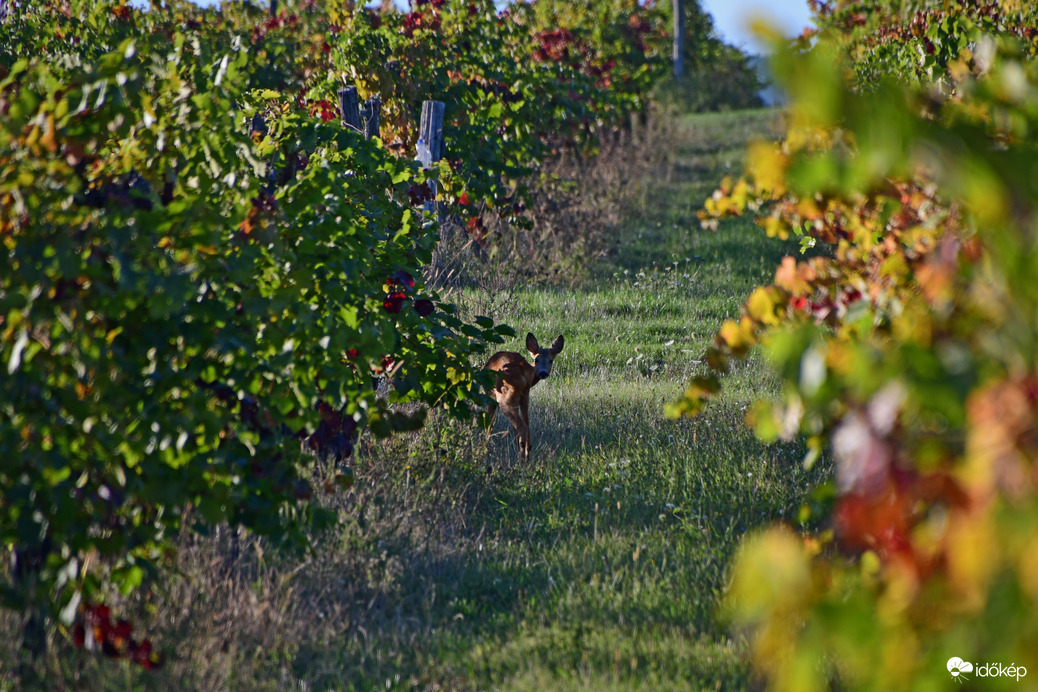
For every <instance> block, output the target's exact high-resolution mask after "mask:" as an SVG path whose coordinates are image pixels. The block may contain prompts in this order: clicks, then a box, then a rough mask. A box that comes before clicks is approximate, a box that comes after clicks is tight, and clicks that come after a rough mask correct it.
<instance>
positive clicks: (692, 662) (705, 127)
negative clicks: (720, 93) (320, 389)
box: [297, 113, 820, 690]
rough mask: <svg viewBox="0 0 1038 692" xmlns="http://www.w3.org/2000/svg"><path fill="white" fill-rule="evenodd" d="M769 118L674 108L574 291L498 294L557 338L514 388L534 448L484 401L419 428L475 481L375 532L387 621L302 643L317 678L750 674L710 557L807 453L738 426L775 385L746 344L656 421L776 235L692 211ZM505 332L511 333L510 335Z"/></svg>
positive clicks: (785, 502) (761, 268)
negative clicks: (333, 642) (671, 415)
mask: <svg viewBox="0 0 1038 692" xmlns="http://www.w3.org/2000/svg"><path fill="white" fill-rule="evenodd" d="M772 117H773V116H772V115H771V114H768V113H751V114H733V115H710V116H698V117H692V118H689V119H688V120H687V121H685V123H684V125H685V126H684V127H683V128H682V129H681V130H680V132H681V134H682V137H681V141H680V142H678V143H677V146H676V149H675V157H676V167H675V168H676V174H675V175H674V177H673V178H672V179H671V180H664V181H642V182H641V184H643V185H645V192H644V203H643V204H642V205H640V208H639V209H638V210H637V211H636V212H633V213H632V214H631V218H630V219H629V222H628V225H627V227H626V228H625V229H624V231H623V233H622V235H620V236H619V237H618V238H617V243H618V245H617V250H616V252H615V258H614V261H613V263H612V264H611V266H608V267H603V268H602V269H601V270H600V271H599V272H598V278H597V279H596V280H595V281H594V282H592V283H590V284H589V285H587V286H584V287H582V288H581V289H578V290H574V291H558V290H540V289H536V290H521V291H519V292H517V293H516V294H515V295H513V296H512V299H511V300H508V301H502V302H503V303H504V304H505V305H507V307H506V308H504V309H502V310H501V311H499V312H498V314H496V315H495V317H497V318H498V319H501V320H504V321H507V322H508V323H510V324H512V325H513V326H514V327H515V328H516V330H517V331H518V332H520V336H523V335H525V333H526V332H527V331H528V330H529V331H533V332H534V333H535V334H536V335H537V336H538V337H539V338H540V339H541V341H542V342H545V341H550V339H551V338H553V337H554V336H555V335H556V334H559V333H561V334H564V335H565V337H566V348H565V350H564V352H563V353H562V355H561V356H560V357H559V358H558V360H557V361H556V366H555V368H556V369H555V372H554V374H553V376H552V378H551V379H550V380H549V381H547V382H545V383H542V384H541V385H539V386H538V387H537V389H535V390H534V393H533V396H532V405H531V418H532V427H533V431H534V432H533V436H534V455H533V456H534V461H533V463H532V464H531V465H530V466H525V465H522V464H519V463H518V460H517V458H516V455H515V453H514V451H513V449H512V445H511V441H510V440H509V439H508V437H507V431H506V430H507V429H506V427H505V424H504V421H503V419H502V418H501V417H499V420H498V425H497V427H496V432H495V435H494V439H492V440H491V441H490V442H489V443H485V442H484V444H486V445H487V446H485V447H479V441H478V440H476V441H471V440H470V441H469V443H468V446H465V447H464V449H463V451H458V449H457V447H456V446H455V447H452V446H451V440H454V441H456V440H457V439H459V438H460V437H465V434H464V433H463V432H462V431H460V430H450V429H448V430H446V431H445V430H441V435H442V436H443V437H442V439H441V440H439V441H431V442H429V443H428V446H427V448H435V449H436V450H438V452H439V455H440V456H439V461H438V462H436V463H443V459H447V467H448V469H449V470H448V472H447V473H449V474H450V478H452V479H453V480H450V481H448V482H449V483H452V484H454V486H455V487H457V486H458V484H459V483H460V484H464V483H468V484H469V486H470V487H471V488H474V489H473V490H471V491H470V492H468V493H467V494H462V495H459V496H457V497H458V498H459V499H458V501H457V502H455V503H454V505H453V506H452V507H451V508H447V509H445V508H444V507H443V506H442V505H440V510H430V509H429V507H431V505H425V506H426V510H427V511H428V514H427V515H426V516H427V517H428V519H429V521H430V522H431V524H432V526H433V527H434V528H432V529H431V531H432V533H433V534H434V538H433V539H431V540H432V543H431V544H430V542H429V541H430V539H429V536H428V535H426V536H425V539H424V540H425V541H426V542H425V543H424V546H425V547H424V548H423V547H420V544H419V542H418V540H416V539H414V538H411V539H408V540H404V541H403V542H402V543H401V544H399V545H397V546H395V547H394V548H392V549H391V550H392V551H394V552H395V553H396V555H397V556H398V557H399V558H400V561H401V565H402V566H401V568H400V569H399V570H398V572H397V576H396V577H395V580H396V585H395V589H393V590H391V591H392V592H391V593H390V594H389V595H388V596H387V598H386V607H393V606H394V605H395V606H396V607H397V608H399V609H400V613H401V615H400V617H399V619H398V621H397V623H398V624H397V625H395V626H394V625H393V624H392V623H391V622H388V621H387V622H386V623H385V624H386V626H385V627H384V628H382V629H381V630H380V631H379V632H378V633H375V634H371V633H369V635H370V636H368V637H359V636H356V635H353V636H349V637H348V641H349V643H348V644H347V645H346V646H345V647H344V648H340V649H338V655H337V656H334V657H333V659H335V660H334V662H333V661H330V660H329V658H328V653H329V652H327V651H324V652H322V653H321V654H319V655H317V659H319V660H320V664H319V665H320V667H322V668H324V669H325V670H327V671H329V675H330V677H329V678H327V679H326V680H325V682H331V683H332V684H333V686H334V685H335V684H340V683H341V682H342V678H339V677H338V676H336V675H335V674H334V673H331V672H330V671H333V670H340V671H341V670H342V669H343V668H346V669H348V670H350V671H351V672H350V677H352V678H353V680H354V681H355V682H356V683H357V685H358V686H359V687H362V688H363V687H367V686H369V685H380V684H381V685H385V683H386V681H389V683H390V685H391V686H392V685H394V684H400V685H403V686H407V685H409V684H416V685H418V686H419V687H429V686H433V687H435V686H436V685H442V686H443V687H446V688H453V687H471V688H476V689H486V688H500V689H529V690H544V689H559V688H572V689H595V690H601V689H630V688H645V689H654V690H657V689H669V688H673V689H709V690H715V689H745V688H746V687H747V686H748V685H749V682H750V680H749V676H748V672H747V669H746V667H745V665H744V664H743V663H742V662H741V659H740V652H741V646H740V644H739V643H738V642H736V641H733V640H732V639H730V637H729V634H728V632H727V630H726V628H725V626H724V623H723V622H722V621H721V620H720V619H719V614H718V612H717V607H718V595H719V593H720V592H721V591H722V589H723V587H724V584H725V574H726V568H727V565H728V563H729V561H730V559H731V557H732V555H733V552H734V550H735V548H736V546H737V543H738V540H739V538H740V537H741V536H742V535H743V534H744V532H746V531H747V530H750V529H752V528H754V527H757V526H760V525H762V524H764V523H766V522H770V521H772V520H775V519H778V518H782V517H784V516H789V515H790V513H791V512H795V510H796V508H797V507H798V505H799V503H800V501H801V499H802V497H803V495H804V493H805V492H806V491H807V489H808V488H809V486H810V484H811V483H812V482H814V481H816V480H818V477H819V473H820V472H819V471H815V472H813V473H812V474H808V473H806V472H804V471H803V470H802V468H801V467H800V465H799V463H798V462H799V459H800V458H801V457H802V454H803V449H802V448H801V447H799V446H798V445H796V444H790V445H775V446H771V447H766V446H764V445H762V444H760V443H759V442H757V441H756V440H755V439H754V437H753V436H752V434H751V433H750V432H748V431H747V429H746V428H745V425H744V423H743V417H744V415H745V410H746V407H747V405H748V404H749V402H751V401H752V400H753V399H754V398H757V397H761V396H767V395H769V394H771V393H773V392H774V391H775V386H776V381H775V379H774V378H773V377H772V376H771V375H770V374H769V372H768V370H767V368H766V367H765V366H764V365H763V364H762V363H761V362H759V361H751V362H750V363H749V364H747V365H745V366H740V367H738V368H737V369H736V371H735V372H733V373H732V375H731V376H729V377H728V378H727V381H726V388H727V394H726V395H725V398H724V400H723V402H722V403H721V404H719V405H717V406H715V407H713V408H711V409H710V410H709V411H708V413H707V414H706V415H704V416H703V417H702V418H700V419H698V420H696V421H685V422H671V421H667V420H665V419H664V417H663V413H662V409H663V404H664V402H666V401H668V400H672V399H674V398H675V397H676V396H677V395H678V393H679V392H680V391H681V389H682V387H683V386H684V385H685V383H686V382H687V380H688V378H689V377H690V375H692V374H693V373H695V372H697V371H698V370H699V369H700V368H701V367H702V365H701V363H700V360H699V359H700V357H701V356H702V354H703V352H704V349H705V347H706V345H707V344H708V343H709V341H710V339H711V338H712V335H713V334H714V333H715V332H716V330H717V328H718V327H719V326H720V324H721V322H722V320H724V319H725V318H726V317H731V316H733V315H736V314H737V313H738V308H739V305H740V303H741V301H742V300H743V299H744V298H745V297H746V295H748V294H749V292H750V291H751V290H752V288H753V287H754V286H756V285H759V284H760V283H761V282H764V281H766V280H767V279H769V278H770V276H772V274H773V272H774V268H775V267H776V266H777V264H778V262H779V260H780V258H781V257H782V255H783V254H785V252H787V251H789V249H788V248H784V247H783V246H782V245H781V244H780V243H778V242H775V241H768V240H767V239H766V238H763V235H762V233H760V232H759V231H758V230H757V229H756V228H755V227H753V226H752V225H751V224H750V223H749V222H747V221H736V222H732V223H729V224H725V225H723V226H722V228H721V230H720V231H719V232H718V233H716V234H712V233H705V232H702V231H700V230H698V226H697V224H696V223H695V217H694V212H695V208H696V207H697V205H698V203H699V201H700V200H701V199H702V198H703V197H704V196H705V195H706V194H708V193H709V191H710V189H712V186H713V185H714V184H715V183H716V182H717V181H718V180H719V178H720V175H721V174H723V173H724V171H725V170H727V169H729V168H730V167H732V166H734V162H737V161H738V160H739V156H740V149H739V147H741V146H742V145H743V144H744V142H745V141H746V138H747V137H748V136H750V135H751V134H753V133H759V132H764V131H767V129H768V126H769V123H770V122H772V121H771V118H772ZM508 348H510V349H514V350H521V339H517V340H516V341H515V343H512V344H509V345H508ZM423 435H424V437H425V438H426V439H427V440H428V439H429V437H430V435H433V433H432V432H426V433H423ZM395 444H396V449H397V452H398V453H399V454H407V455H408V457H409V464H410V467H409V469H410V471H412V472H413V473H414V475H415V477H426V478H427V480H426V481H424V485H423V482H416V487H415V488H414V489H413V491H414V492H417V493H419V494H423V493H424V494H426V495H433V494H435V493H436V492H438V491H437V488H438V487H439V485H438V484H442V483H443V475H442V474H443V473H444V472H443V471H442V470H441V471H440V472H439V473H440V475H439V476H437V471H436V468H437V467H436V466H435V465H434V464H433V463H432V462H430V461H429V458H428V455H425V456H424V457H423V455H422V453H421V452H418V451H416V448H415V446H414V445H412V446H411V447H409V448H407V449H405V447H404V446H402V445H401V444H400V443H395ZM437 445H442V446H437ZM418 447H421V445H418ZM408 450H409V451H408ZM383 451H384V450H383ZM488 469H489V470H488ZM362 472H363V471H362ZM408 482H409V483H410V481H408ZM466 498H467V499H466ZM423 504H424V503H423V502H422V501H419V502H418V503H417V504H416V505H414V506H415V507H418V506H419V505H423ZM416 511H418V512H419V513H420V512H421V511H422V510H421V509H417V510H416ZM447 527H451V528H447ZM409 535H412V536H413V532H412V533H411V534H409ZM430 545H432V546H433V547H430ZM423 550H424V551H425V552H424V555H425V558H424V559H421V558H417V557H416V555H415V551H417V552H419V553H420V552H421V551H423ZM408 612H409V613H411V614H412V616H413V618H414V620H413V624H412V625H411V626H409V625H407V624H406V622H404V620H405V619H406V617H407V615H406V614H403V613H408ZM298 663H299V661H297V664H298ZM311 663H316V661H311ZM340 665H341V666H342V667H343V668H339V666H340ZM309 670H310V671H311V672H312V671H313V670H314V669H313V668H312V667H311V668H309ZM333 680H337V682H332V681H333ZM314 682H315V683H316V684H317V686H321V685H322V683H321V682H320V678H319V677H318V678H315V679H314Z"/></svg>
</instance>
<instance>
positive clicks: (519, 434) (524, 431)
mask: <svg viewBox="0 0 1038 692" xmlns="http://www.w3.org/2000/svg"><path fill="white" fill-rule="evenodd" d="M501 412H502V413H503V414H505V417H506V418H507V419H508V422H509V423H511V424H512V430H514V431H515V443H516V445H517V446H518V447H519V454H521V455H523V454H525V453H526V452H525V450H526V449H527V448H528V447H529V437H530V428H529V426H527V425H526V421H524V420H523V412H522V410H521V409H520V408H519V407H518V406H502V407H501Z"/></svg>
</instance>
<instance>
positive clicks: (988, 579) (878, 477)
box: [671, 2, 1038, 690]
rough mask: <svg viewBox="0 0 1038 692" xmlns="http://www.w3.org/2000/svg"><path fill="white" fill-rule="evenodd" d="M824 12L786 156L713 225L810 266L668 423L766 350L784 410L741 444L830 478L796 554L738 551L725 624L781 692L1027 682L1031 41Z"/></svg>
mask: <svg viewBox="0 0 1038 692" xmlns="http://www.w3.org/2000/svg"><path fill="white" fill-rule="evenodd" d="M815 5H816V10H817V16H818V23H819V30H818V31H817V32H814V33H813V35H810V36H808V37H805V38H803V39H801V40H799V41H797V42H795V43H794V45H792V46H790V47H787V49H786V50H785V51H784V52H782V53H781V54H780V55H779V56H778V57H777V58H776V59H775V66H776V72H777V73H778V75H779V76H780V78H781V79H782V81H783V82H784V84H785V88H786V89H787V90H788V92H789V93H790V96H791V105H790V108H789V114H788V118H789V128H788V132H787V136H786V138H785V140H784V141H783V142H781V143H779V144H764V143H762V144H759V145H756V146H755V147H753V148H752V149H751V150H750V151H749V152H748V155H747V173H746V176H745V177H744V178H743V179H741V180H738V181H735V180H731V181H726V183H725V185H724V186H723V187H722V189H720V190H719V191H718V192H717V193H715V195H714V196H713V197H712V198H711V199H710V200H708V201H707V203H706V206H705V209H704V211H703V213H702V214H701V219H702V221H703V223H704V225H705V226H706V227H708V228H709V227H711V226H712V225H713V224H715V223H716V222H717V221H718V220H719V219H721V218H723V217H725V216H727V215H730V214H743V213H754V214H755V215H756V216H757V219H758V223H759V224H760V225H761V226H762V228H763V229H764V231H765V232H767V233H768V234H769V235H772V236H776V237H778V238H783V239H791V240H792V239H794V238H798V239H799V241H800V248H801V251H802V253H803V256H801V257H795V256H792V255H791V256H789V257H787V258H785V259H784V260H783V262H782V264H781V265H780V266H779V267H778V268H777V270H776V273H775V279H774V281H773V283H772V284H771V285H769V286H764V287H761V288H759V289H757V291H755V292H754V293H753V294H752V295H751V296H750V297H749V299H748V300H747V302H746V303H745V305H744V307H743V311H742V316H741V317H740V319H738V320H734V321H731V322H728V323H726V324H725V325H724V326H723V327H722V328H721V330H720V332H719V333H718V335H717V337H716V339H715V344H714V346H713V347H712V348H711V350H710V352H709V354H708V362H709V363H710V365H711V367H712V369H713V374H711V375H709V376H705V377H702V378H699V379H698V380H697V381H695V382H693V383H692V385H691V386H690V388H689V390H688V392H687V393H686V396H685V397H684V398H683V399H682V400H681V401H679V402H676V403H675V404H673V405H672V407H671V411H672V413H673V414H675V415H682V414H684V415H695V414H696V413H697V412H698V411H699V410H700V409H701V408H702V407H703V406H704V405H708V402H709V401H710V399H711V397H712V396H713V395H714V394H715V393H716V392H717V391H718V389H719V388H720V387H721V386H723V381H724V378H723V374H724V372H725V371H726V370H727V368H728V367H729V365H730V364H731V362H732V360H733V359H739V358H745V357H747V356H748V355H749V354H750V353H752V352H755V351H756V350H757V349H758V348H759V349H761V350H762V351H763V353H764V354H766V356H767V357H768V358H769V359H770V360H771V361H772V362H773V363H774V366H775V368H776V369H777V370H778V372H779V373H780V375H781V376H782V379H783V382H784V387H783V396H782V397H781V399H780V400H779V401H770V402H760V403H758V404H757V405H756V406H755V407H754V408H753V409H752V411H751V413H750V416H749V421H750V423H751V424H752V425H753V426H754V427H755V428H756V430H757V432H758V434H759V435H760V436H761V437H762V438H763V439H765V440H776V439H779V438H782V439H791V438H794V437H798V436H803V437H804V438H806V440H807V443H808V448H809V452H808V455H807V458H806V459H805V460H804V463H805V464H812V463H814V461H815V460H816V459H817V458H818V456H819V455H821V454H832V456H833V457H834V459H835V462H836V477H835V479H834V480H833V482H832V484H831V486H829V487H827V488H819V489H818V490H817V492H816V495H817V497H818V499H819V501H818V502H817V503H814V505H815V507H816V509H815V511H812V510H811V509H809V508H808V507H805V509H804V511H803V512H802V515H801V517H800V526H799V530H793V529H792V528H791V527H776V528H774V529H771V530H769V531H767V532H765V533H763V534H761V535H758V536H755V537H753V538H750V539H748V540H747V541H746V542H745V544H744V546H743V548H742V550H741V552H740V556H739V558H738V559H737V561H736V563H735V565H734V567H733V579H734V580H733V583H732V587H731V591H730V593H729V599H728V607H729V608H730V614H731V617H732V619H733V622H734V623H735V624H736V625H738V626H739V627H743V628H746V631H748V632H749V634H750V635H751V642H752V651H753V656H754V659H755V661H756V663H757V664H758V665H759V667H760V669H761V670H762V671H763V672H764V673H765V674H766V675H767V677H768V678H769V680H770V684H771V685H772V687H773V688H774V689H786V690H822V689H829V688H830V684H831V682H832V681H834V680H838V681H840V684H841V686H846V687H847V688H852V689H873V690H889V689H944V688H946V687H947V685H948V684H949V682H950V680H949V677H948V676H949V671H948V670H947V669H946V663H947V662H948V661H949V659H950V658H951V657H962V658H964V659H965V660H966V661H973V662H981V663H987V662H990V663H996V662H998V663H1001V664H1002V665H1004V666H1014V669H1018V668H1019V667H1022V668H1023V669H1028V670H1030V671H1032V674H1033V671H1038V658H1036V656H1035V651H1038V649H1036V648H1035V642H1036V641H1038V581H1036V579H1035V575H1036V574H1038V570H1036V567H1038V563H1036V561H1035V555H1038V444H1036V440H1038V321H1036V317H1035V316H1036V315H1038V293H1036V292H1035V289H1034V281H1033V276H1034V274H1033V268H1034V267H1035V266H1038V264H1036V263H1038V254H1036V251H1035V245H1034V241H1033V227H1034V222H1035V219H1036V218H1038V187H1036V184H1035V182H1034V181H1035V179H1034V177H1033V176H1031V175H1030V174H1029V173H1027V172H1026V170H1027V169H1028V166H1030V165H1031V164H1030V163H1027V162H1030V161H1033V157H1034V155H1035V135H1034V133H1035V131H1036V127H1038V117H1036V114H1038V65H1036V62H1035V60H1034V54H1035V48H1034V43H1033V42H1032V41H1029V40H1027V37H1028V36H1031V35H1033V33H1034V27H1035V26H1038V24H1036V19H1038V18H1036V15H1035V13H1034V9H1033V8H1032V7H1031V6H1029V5H1025V4H1024V3H1012V2H1009V3H1001V4H998V5H996V4H993V3H973V2H926V3H916V6H915V7H914V9H913V10H912V11H911V12H908V11H902V10H899V9H898V7H899V6H900V5H899V4H895V3H883V4H881V8H880V9H878V10H877V11H875V12H865V11H864V4H863V3H853V2H835V3H816V4H815ZM872 5H873V4H872V3H869V6H870V7H871V6H872ZM876 36H882V37H884V38H882V39H880V40H877V39H876ZM1021 39H1023V40H1021ZM817 507H822V508H823V509H822V511H818V510H817ZM1014 682H1015V681H1014Z"/></svg>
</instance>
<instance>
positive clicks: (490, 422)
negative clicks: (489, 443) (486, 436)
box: [483, 402, 497, 432]
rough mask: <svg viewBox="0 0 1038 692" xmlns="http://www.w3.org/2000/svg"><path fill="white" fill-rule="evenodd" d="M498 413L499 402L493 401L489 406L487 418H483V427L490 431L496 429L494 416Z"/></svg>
mask: <svg viewBox="0 0 1038 692" xmlns="http://www.w3.org/2000/svg"><path fill="white" fill-rule="evenodd" d="M496 415H497V402H491V403H490V404H489V405H488V406H487V412H486V418H484V419H483V427H484V428H485V429H486V430H487V432H490V431H491V430H493V429H494V416H496Z"/></svg>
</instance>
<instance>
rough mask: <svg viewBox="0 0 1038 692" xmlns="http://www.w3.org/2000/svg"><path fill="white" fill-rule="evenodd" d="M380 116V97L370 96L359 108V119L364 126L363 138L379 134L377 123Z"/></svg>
mask: <svg viewBox="0 0 1038 692" xmlns="http://www.w3.org/2000/svg"><path fill="white" fill-rule="evenodd" d="M381 117H382V99H380V98H379V97H378V95H375V96H372V97H371V98H369V99H368V100H367V101H365V102H364V105H363V106H361V109H360V120H361V124H362V125H363V127H364V138H365V139H371V138H372V137H378V136H379V124H380V120H381Z"/></svg>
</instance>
